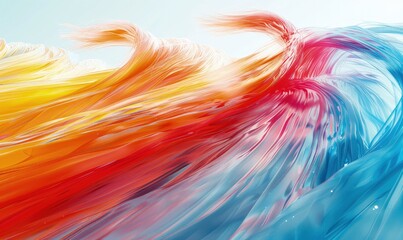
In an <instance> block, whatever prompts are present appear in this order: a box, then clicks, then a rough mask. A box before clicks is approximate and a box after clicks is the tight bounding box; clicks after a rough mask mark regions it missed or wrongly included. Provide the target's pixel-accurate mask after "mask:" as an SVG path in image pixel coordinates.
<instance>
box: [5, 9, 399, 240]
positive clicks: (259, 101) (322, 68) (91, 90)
mask: <svg viewBox="0 0 403 240" xmlns="http://www.w3.org/2000/svg"><path fill="white" fill-rule="evenodd" d="M211 25H212V26H213V27H215V28H218V29H219V30H232V31H241V30H242V31H258V32H262V33H266V34H268V35H269V36H270V37H269V38H268V45H267V46H266V47H264V48H262V49H260V50H259V51H257V52H255V53H253V54H251V55H249V56H246V57H244V58H240V59H233V58H230V57H227V56H226V55H225V54H223V53H221V52H219V51H215V50H214V49H212V48H209V47H207V46H201V45H198V44H195V43H192V42H190V41H187V40H178V39H158V38H156V37H154V36H152V35H151V34H149V33H146V32H143V31H141V30H140V29H139V28H137V27H136V26H133V25H130V24H109V25H104V26H96V27H93V28H86V29H82V30H79V31H78V33H77V34H76V35H74V36H73V37H74V38H75V39H78V40H80V41H81V42H82V43H83V45H84V46H98V45H105V44H106V45H111V44H112V45H128V46H132V47H133V49H134V51H133V54H132V55H131V57H130V59H129V60H128V61H127V63H126V64H125V65H124V66H122V67H120V68H117V69H104V68H102V67H100V66H99V65H98V64H97V63H96V62H93V61H86V62H81V63H74V62H72V61H71V60H70V59H69V57H68V54H67V53H66V52H65V51H63V50H61V49H56V48H46V47H44V46H42V45H29V44H22V43H10V44H6V43H5V42H0V84H1V90H0V91H1V95H0V135H1V136H0V182H1V185H0V209H1V214H0V226H1V227H0V238H2V239H25V238H30V239H50V238H51V239H62V238H63V239H100V238H105V239H202V238H205V239H229V238H232V239H323V238H326V239H357V238H360V239H363V238H366V239H399V238H400V239H402V238H403V233H402V228H401V226H402V218H401V216H402V214H403V197H402V190H403V180H402V172H403V171H402V169H403V116H402V113H403V103H402V87H403V66H402V63H403V56H402V53H403V42H402V36H403V27H402V26H384V25H373V26H352V27H346V28H336V29H295V28H294V27H293V26H292V25H291V24H290V23H288V22H286V21H285V20H282V19H281V18H279V17H277V16H275V15H272V14H268V13H250V14H245V15H237V16H224V17H221V18H218V19H217V20H216V21H215V22H214V23H213V24H211ZM240 47H242V46H240Z"/></svg>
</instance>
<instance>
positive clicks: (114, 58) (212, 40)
mask: <svg viewBox="0 0 403 240" xmlns="http://www.w3.org/2000/svg"><path fill="white" fill-rule="evenodd" d="M246 10H266V11H271V12H274V13H277V14H278V15H280V16H282V17H284V18H286V19H288V20H290V21H291V22H293V23H294V24H295V25H296V26H298V27H308V26H309V27H335V26H347V25H353V24H358V23H362V22H368V21H370V22H383V23H399V22H403V19H402V18H403V17H402V15H403V14H402V12H403V9H402V3H401V1H400V0H382V1H379V0H374V1H365V0H328V1H325V0H293V1H290V0H249V1H248V0H198V1H197V0H165V1H164V0H159V1H157V0H0V11H1V14H0V38H3V39H5V40H6V41H7V42H14V41H23V42H30V43H43V44H46V45H50V46H57V47H62V48H66V49H68V50H70V51H71V52H74V53H73V54H72V55H73V56H74V57H75V58H78V56H79V58H81V59H85V58H100V59H102V60H103V61H105V62H106V63H108V64H111V65H118V64H120V63H122V62H123V61H124V60H125V59H126V58H127V55H128V52H129V51H127V50H126V49H122V48H120V49H119V48H118V49H117V48H112V49H111V48H109V49H106V50H81V49H77V48H74V44H73V43H72V42H71V41H70V40H68V39H63V38H62V37H61V35H62V34H64V33H68V32H69V29H68V28H67V27H66V26H64V24H73V25H77V26H89V25H93V24H98V23H107V22H113V21H117V20H123V21H129V22H132V23H134V24H137V25H138V26H140V27H141V28H143V29H145V30H147V31H150V32H152V33H153V34H154V35H156V36H159V37H181V38H189V39H191V40H192V41H195V42H199V43H204V44H208V45H211V46H214V47H216V48H219V49H222V50H224V51H226V52H228V53H229V54H230V55H233V56H243V55H246V54H247V53H250V52H251V51H253V50H254V49H257V48H259V46H262V45H263V43H264V42H265V41H266V40H267V39H266V38H264V37H263V36H261V35H258V34H242V35H236V36H234V35H231V36H225V37H223V36H221V35H217V34H213V33H212V32H211V31H209V30H208V29H207V28H206V27H203V26H202V25H201V24H200V19H201V18H206V17H208V16H215V14H219V13H234V12H242V11H246Z"/></svg>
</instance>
